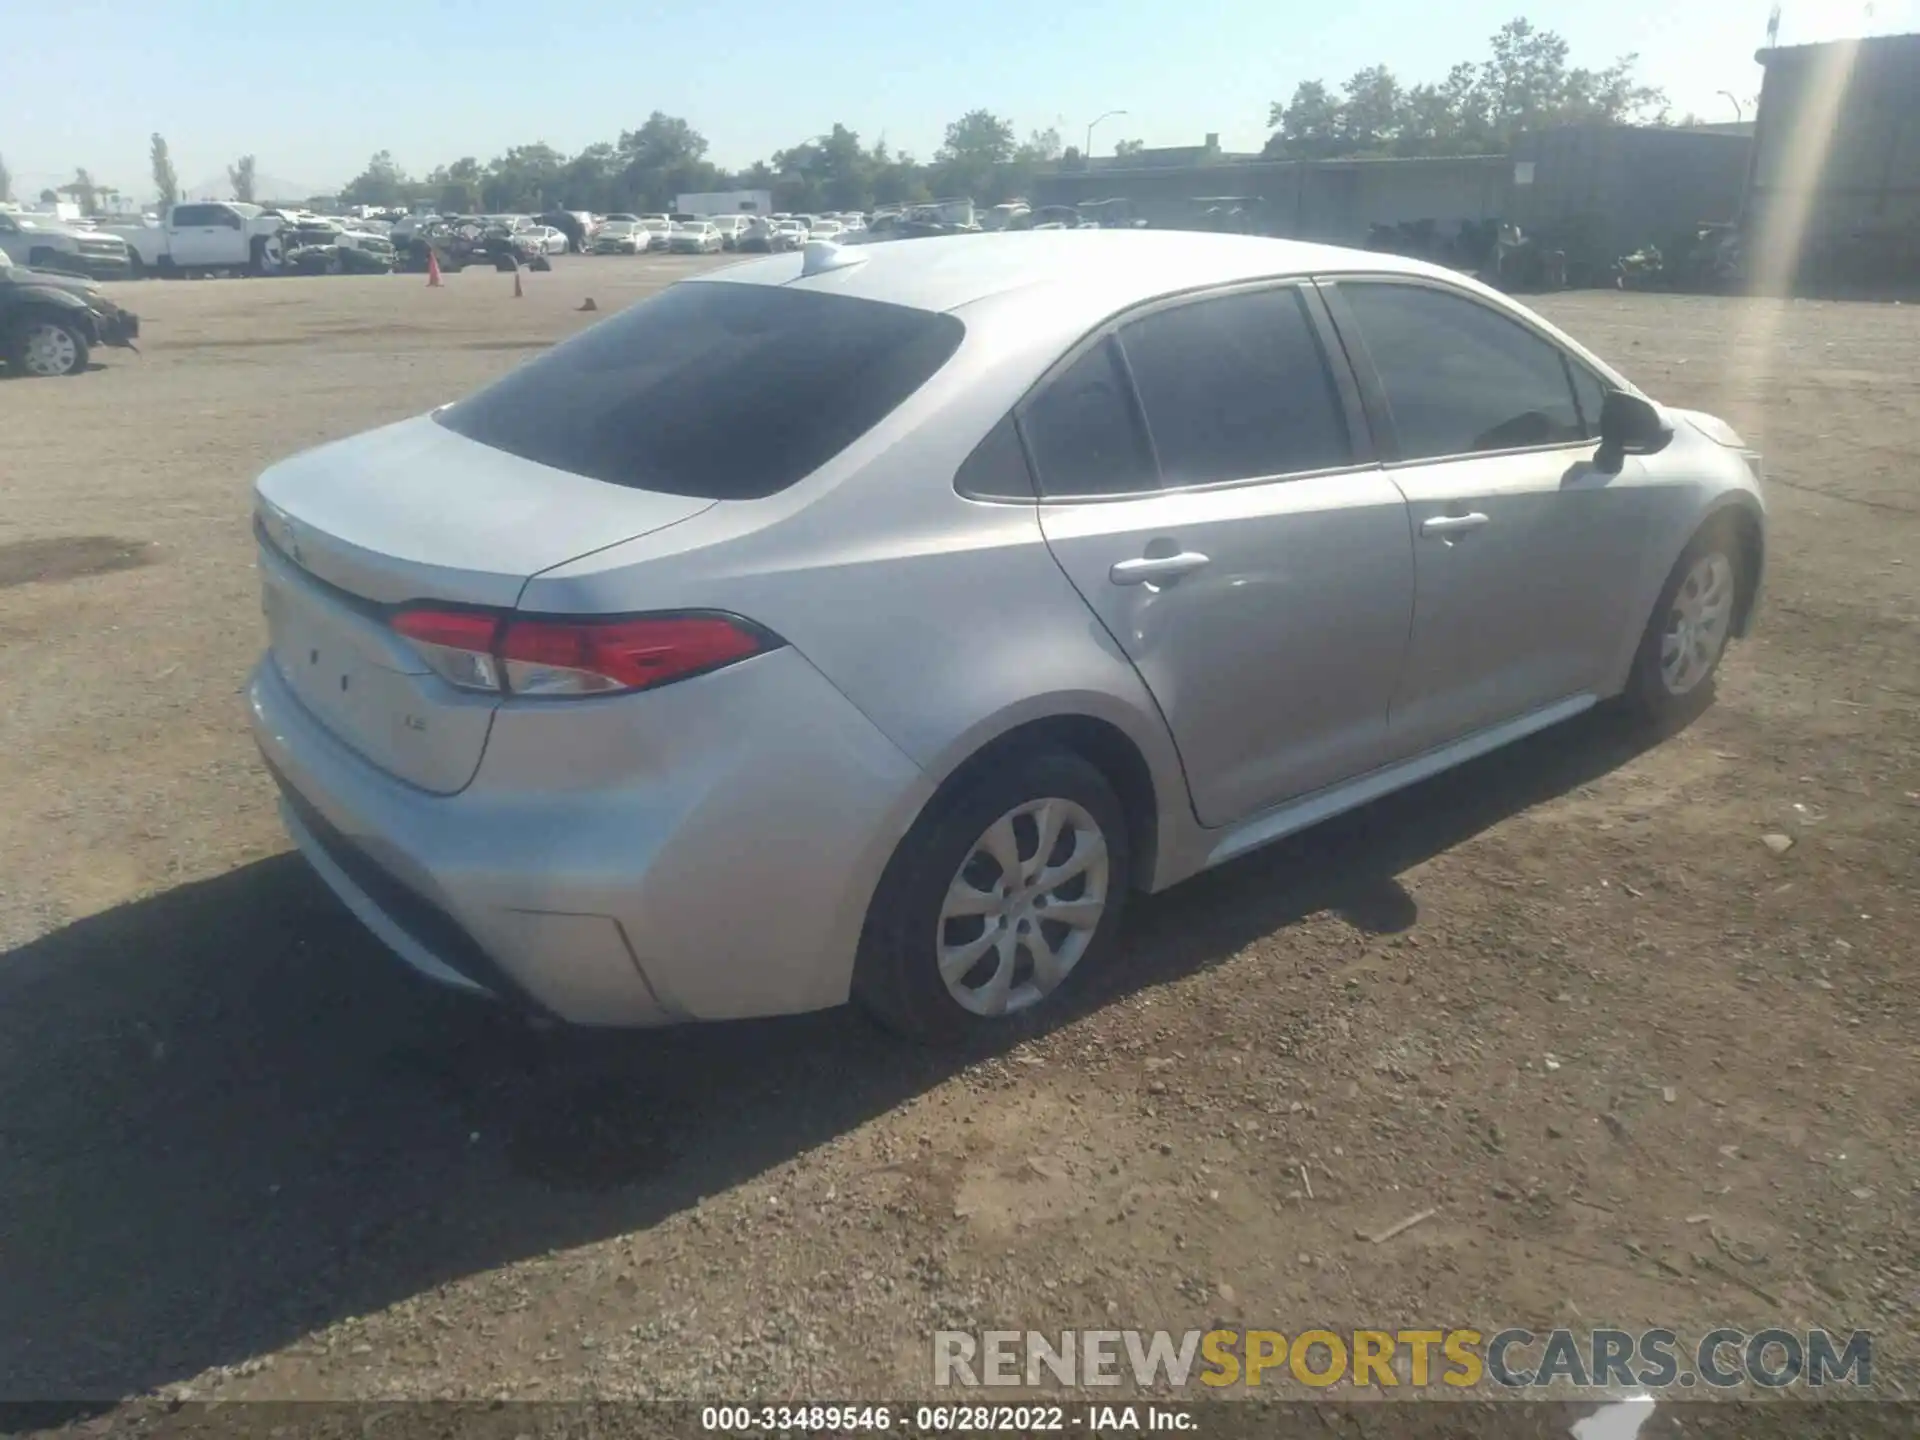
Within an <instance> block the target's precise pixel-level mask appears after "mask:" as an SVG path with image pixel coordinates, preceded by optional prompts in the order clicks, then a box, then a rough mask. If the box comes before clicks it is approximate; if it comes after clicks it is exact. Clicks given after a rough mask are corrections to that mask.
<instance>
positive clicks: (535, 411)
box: [434, 281, 966, 500]
mask: <svg viewBox="0 0 1920 1440" xmlns="http://www.w3.org/2000/svg"><path fill="white" fill-rule="evenodd" d="M965 333H966V327H965V326H964V325H962V324H961V322H960V321H959V320H957V319H955V318H954V317H953V316H951V315H941V314H936V313H934V312H932V311H928V310H915V309H911V308H909V307H907V306H904V305H886V304H881V303H880V302H878V301H873V300H856V299H853V298H851V297H849V296H844V295H821V294H814V293H809V292H806V291H795V290H788V289H785V288H783V287H780V286H775V285H738V284H731V283H728V282H726V281H695V282H690V283H686V284H681V285H675V286H673V287H671V288H670V289H668V290H665V291H662V292H661V293H660V294H659V295H656V296H654V297H653V298H652V299H650V300H644V301H642V302H641V303H640V304H638V305H634V306H632V307H631V308H629V309H627V310H624V311H622V312H621V313H620V314H619V315H617V316H615V317H613V318H612V319H609V320H604V321H602V322H601V323H600V324H598V325H595V326H594V327H593V328H592V329H590V330H587V331H584V332H582V333H581V334H580V335H578V336H575V337H574V338H573V339H571V340H568V341H566V342H565V343H563V344H560V345H557V346H555V347H554V348H553V349H551V350H549V351H547V352H546V353H545V354H544V355H541V356H540V357H539V358H538V359H536V360H532V361H529V362H528V363H527V364H525V365H523V366H521V367H520V368H519V369H518V370H514V371H511V372H509V373H508V374H507V375H506V376H504V377H503V378H501V379H500V380H497V381H495V382H494V383H493V384H492V385H489V386H488V387H487V388H486V389H484V390H481V391H479V392H477V393H475V394H473V395H471V396H469V397H468V398H467V399H465V400H462V401H459V402H458V403H456V404H454V405H451V406H449V407H447V408H446V409H444V410H441V411H437V412H436V413H435V416H434V418H435V419H436V420H438V421H439V423H441V424H442V425H445V426H446V427H447V428H448V429H449V430H452V431H454V432H455V433H457V434H460V435H464V436H466V437H467V438H468V439H469V440H476V441H478V442H479V443H481V444H482V445H490V446H492V447H493V448H495V449H497V450H505V451H507V452H508V453H510V454H513V455H518V456H520V457H522V458H523V459H527V460H532V461H535V462H537V463H538V464H541V465H547V466H551V467H552V468H554V469H556V470H567V471H571V472H572V473H574V474H576V475H586V476H590V477H592V478H593V479H596V480H604V481H607V482H608V483H610V484H614V485H627V486H631V487H633V488H635V489H642V490H658V491H664V492H666V493H668V494H674V495H695V496H703V497H706V498H709V499H714V500H752V499H760V498H762V497H764V496H768V495H772V494H775V493H776V492H778V491H781V490H784V489H785V488H786V487H787V486H789V485H791V484H793V483H794V482H795V481H797V480H800V479H801V478H803V477H804V476H806V475H809V474H811V473H812V472H813V471H815V470H817V469H818V468H819V467H820V466H821V465H823V464H825V463H826V462H827V461H828V460H830V459H832V458H833V457H834V456H835V455H837V454H839V453H840V452H841V451H842V450H844V449H845V448H846V447H847V446H848V445H851V444H852V443H853V442H854V441H855V440H857V439H859V438H860V436H862V435H864V434H865V433H866V432H867V431H868V430H870V429H872V428H873V427H874V426H875V425H877V424H878V423H879V422H880V421H881V420H882V419H884V418H885V417H886V416H887V415H888V414H890V413H891V412H892V411H893V410H894V409H895V408H896V407H898V406H899V405H900V404H901V403H902V402H903V401H905V400H906V399H907V397H908V396H910V395H912V394H913V393H914V391H916V390H918V389H919V388H920V387H921V386H922V385H924V384H925V383H926V382H927V381H928V380H929V379H931V378H932V376H933V374H934V373H935V372H936V371H937V370H939V369H940V367H941V366H942V365H944V364H946V363H947V360H948V359H949V358H950V357H951V356H952V355H953V352H954V351H955V350H956V349H958V348H959V345H960V341H961V338H962V337H963V336H964V335H965Z"/></svg>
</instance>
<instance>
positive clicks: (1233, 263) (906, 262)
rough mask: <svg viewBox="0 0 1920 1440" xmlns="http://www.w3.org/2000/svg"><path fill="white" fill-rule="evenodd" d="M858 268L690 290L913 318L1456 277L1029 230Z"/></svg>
mask: <svg viewBox="0 0 1920 1440" xmlns="http://www.w3.org/2000/svg"><path fill="white" fill-rule="evenodd" d="M848 251H849V253H850V254H857V255H859V256H861V257H862V258H861V260H860V262H859V263H858V264H854V265H848V266H845V267H843V268H839V269H833V270H826V271H822V272H820V273H818V274H815V275H803V274H802V273H801V268H802V266H803V264H804V263H805V262H804V258H803V257H802V256H800V255H776V256H771V257H768V258H767V259H764V260H748V261H745V262H743V263H741V264H738V265H730V266H727V267H725V268H724V269H720V270H714V271H709V272H707V273H706V274H703V275H701V276H698V277H694V278H695V279H696V281H697V282H706V283H712V282H726V283H732V284H743V285H792V286H794V287H795V288H797V289H803V290H819V291H822V292H825V293H831V294H838V295H847V296H851V297H854V298H857V299H864V300H878V301H882V302H885V303H888V304H894V305H906V306H910V307H912V308H913V309H916V310H935V311H948V310H956V309H959V308H960V307H961V306H963V305H970V304H973V303H974V302H976V301H979V300H984V299H987V298H988V297H990V296H994V295H1001V294H1005V293H1007V292H1008V291H1012V290H1023V289H1026V288H1028V287H1030V286H1034V285H1051V286H1054V287H1062V286H1064V287H1071V288H1078V289H1084V290H1086V291H1087V292H1088V295H1089V298H1090V299H1091V298H1093V297H1094V296H1095V295H1096V294H1097V296H1098V297H1099V303H1100V304H1102V305H1106V306H1109V307H1110V308H1112V309H1121V308H1125V307H1126V306H1128V305H1132V304H1138V303H1141V302H1143V301H1147V300H1151V299H1153V298H1155V297H1156V296H1159V295H1169V294H1175V293H1178V292H1180V291H1183V290H1193V289H1198V288H1201V287H1204V286H1211V285H1227V284H1232V283H1234V282H1235V281H1239V280H1259V279H1264V278H1268V277H1273V276H1284V275H1309V274H1340V273H1352V272H1356V271H1365V272H1368V273H1372V274H1379V273H1382V272H1386V273H1393V274H1407V275H1434V276H1440V275H1445V276H1450V277H1453V278H1458V277H1457V276H1455V275H1454V272H1452V271H1448V270H1443V269H1442V268H1441V267H1439V266H1437V265H1430V264H1428V263H1426V262H1425V261H1420V260H1410V259H1407V258H1405V257H1403V256H1399V255H1386V254H1378V253H1375V252H1373V251H1369V250H1351V249H1347V248H1344V247H1341V246H1336V245H1317V244H1311V243H1308V242H1306V241H1300V240H1274V239H1268V238H1266V237H1264V236H1255V235H1217V234H1210V233H1206V232H1202V231H1192V230H1092V229H1085V230H1029V231H1014V232H1012V233H1006V232H999V233H983V234H978V235H943V236H930V237H927V238H924V239H918V240H900V241H893V242H890V243H884V244H877V245H862V246H858V247H848Z"/></svg>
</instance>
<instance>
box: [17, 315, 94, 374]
mask: <svg viewBox="0 0 1920 1440" xmlns="http://www.w3.org/2000/svg"><path fill="white" fill-rule="evenodd" d="M6 341H7V343H6V353H7V363H8V364H9V365H11V366H12V367H13V369H14V370H15V371H17V372H18V373H20V374H22V375H32V376H35V377H37V378H39V379H54V378H57V377H59V376H64V375H78V374H81V373H82V372H83V371H85V370H86V368H87V360H88V357H89V355H90V353H91V349H92V347H91V346H90V345H89V344H88V342H87V337H86V334H85V332H84V331H82V330H81V329H80V328H79V326H77V325H75V324H74V323H73V322H72V321H70V320H64V319H62V318H60V317H59V316H57V315H48V314H44V313H34V314H27V315H23V316H21V317H20V319H19V320H17V321H15V322H14V324H13V327H12V329H11V330H9V331H8V332H7V337H6Z"/></svg>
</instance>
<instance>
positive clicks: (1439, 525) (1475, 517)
mask: <svg viewBox="0 0 1920 1440" xmlns="http://www.w3.org/2000/svg"><path fill="white" fill-rule="evenodd" d="M1486 523H1487V517H1486V516H1484V515H1482V514H1481V513H1480V512H1479V511H1478V510H1476V511H1474V512H1473V514H1471V515H1429V516H1428V517H1427V518H1426V519H1425V520H1422V521H1421V522H1420V533H1421V534H1422V535H1451V534H1453V533H1454V532H1456V531H1459V530H1478V529H1479V528H1480V527H1481V526H1482V525H1485V524H1486Z"/></svg>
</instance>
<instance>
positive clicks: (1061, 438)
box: [1020, 340, 1159, 497]
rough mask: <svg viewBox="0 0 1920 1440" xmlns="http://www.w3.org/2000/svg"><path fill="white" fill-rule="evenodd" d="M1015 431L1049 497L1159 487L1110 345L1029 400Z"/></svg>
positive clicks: (1095, 349)
mask: <svg viewBox="0 0 1920 1440" xmlns="http://www.w3.org/2000/svg"><path fill="white" fill-rule="evenodd" d="M1020 428H1021V430H1022V432H1023V433H1024V434H1025V435H1026V438H1027V447H1028V450H1029V452H1030V453H1031V454H1032V456H1033V464H1034V468H1035V469H1036V470H1037V471H1039V478H1040V488H1041V490H1042V491H1043V492H1044V493H1045V494H1047V495H1049V496H1055V497H1058V496H1073V495H1126V494H1132V493H1134V492H1137V491H1142V490H1153V489H1156V488H1158V486H1159V477H1158V476H1157V475H1156V474H1155V472H1154V467H1153V457H1152V456H1151V455H1150V454H1148V452H1147V446H1146V439H1145V437H1144V436H1142V435H1141V433H1140V426H1139V424H1138V423H1137V422H1136V420H1135V419H1134V413H1133V397H1132V396H1131V395H1130V394H1129V393H1128V385H1127V377H1126V373H1125V372H1124V371H1123V370H1122V369H1121V368H1120V364H1119V351H1118V350H1117V349H1116V348H1115V347H1114V343H1113V341H1111V340H1106V341H1102V342H1101V343H1100V344H1098V345H1096V346H1094V347H1093V348H1092V349H1091V350H1089V351H1087V353H1086V354H1084V355H1082V356H1081V357H1080V358H1079V359H1078V360H1076V361H1074V363H1073V364H1072V366H1070V367H1069V368H1068V369H1067V370H1066V371H1064V372H1063V373H1061V374H1059V375H1056V376H1055V377H1054V378H1053V379H1052V380H1050V381H1049V382H1048V383H1047V385H1046V388H1045V389H1043V390H1041V391H1040V393H1039V394H1037V395H1035V396H1034V397H1033V398H1032V399H1031V400H1029V401H1028V402H1027V404H1026V407H1025V409H1024V410H1023V411H1022V412H1021V415H1020Z"/></svg>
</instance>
